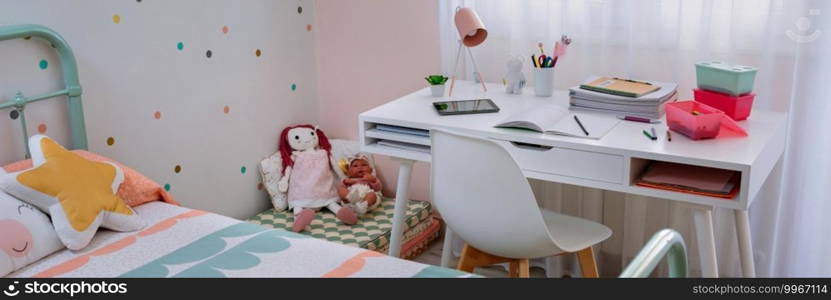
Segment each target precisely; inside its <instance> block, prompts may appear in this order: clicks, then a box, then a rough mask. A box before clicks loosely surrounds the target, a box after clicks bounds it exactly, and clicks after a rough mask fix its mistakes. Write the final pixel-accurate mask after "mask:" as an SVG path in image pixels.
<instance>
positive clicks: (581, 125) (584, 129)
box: [574, 115, 589, 136]
mask: <svg viewBox="0 0 831 300" xmlns="http://www.w3.org/2000/svg"><path fill="white" fill-rule="evenodd" d="M574 121H577V125H579V126H580V129H582V130H583V133H585V134H586V136H588V135H589V132H588V131H586V127H583V123H580V119H578V118H577V115H574Z"/></svg>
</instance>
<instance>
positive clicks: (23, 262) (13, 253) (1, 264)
mask: <svg viewBox="0 0 831 300" xmlns="http://www.w3.org/2000/svg"><path fill="white" fill-rule="evenodd" d="M4 174H6V172H5V171H3V169H2V168H0V176H2V175H4ZM62 248H63V244H62V243H61V241H60V239H58V235H57V233H55V229H54V228H53V227H52V222H50V221H49V217H47V216H46V215H45V214H44V213H43V212H41V211H40V210H38V209H37V208H35V207H34V206H31V205H29V204H26V203H24V202H22V201H20V200H17V199H16V198H14V197H12V196H10V195H9V194H6V193H5V192H3V191H0V277H2V276H6V275H8V274H9V273H11V272H14V271H16V270H19V269H20V268H23V267H25V266H27V265H29V264H31V263H33V262H36V261H38V260H40V259H41V258H43V257H46V256H47V255H49V254H52V253H53V252H55V251H58V250H60V249H62Z"/></svg>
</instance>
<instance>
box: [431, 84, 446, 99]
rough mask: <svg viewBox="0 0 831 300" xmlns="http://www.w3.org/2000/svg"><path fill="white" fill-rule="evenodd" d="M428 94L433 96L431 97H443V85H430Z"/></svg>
mask: <svg viewBox="0 0 831 300" xmlns="http://www.w3.org/2000/svg"><path fill="white" fill-rule="evenodd" d="M430 94H431V95H433V97H441V96H444V84H436V85H431V86H430Z"/></svg>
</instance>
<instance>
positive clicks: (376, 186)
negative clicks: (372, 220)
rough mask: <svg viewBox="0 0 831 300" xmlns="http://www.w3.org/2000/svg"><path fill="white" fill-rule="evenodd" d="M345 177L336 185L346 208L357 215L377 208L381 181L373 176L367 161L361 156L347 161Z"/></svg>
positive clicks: (379, 201)
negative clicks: (349, 208)
mask: <svg viewBox="0 0 831 300" xmlns="http://www.w3.org/2000/svg"><path fill="white" fill-rule="evenodd" d="M345 169H346V170H344V171H345V173H346V174H345V175H346V178H344V179H343V180H342V181H341V184H340V185H338V195H340V198H341V199H343V202H344V203H345V205H346V206H347V207H351V208H352V209H353V210H354V211H355V212H356V213H358V214H359V215H363V214H365V213H366V212H368V211H370V210H372V209H374V208H375V207H378V204H379V203H381V181H380V180H378V177H375V175H374V174H373V173H374V171H373V170H372V166H370V165H369V159H367V157H366V156H364V155H362V154H358V155H355V156H353V157H351V158H349V160H348V161H347V164H346V166H345Z"/></svg>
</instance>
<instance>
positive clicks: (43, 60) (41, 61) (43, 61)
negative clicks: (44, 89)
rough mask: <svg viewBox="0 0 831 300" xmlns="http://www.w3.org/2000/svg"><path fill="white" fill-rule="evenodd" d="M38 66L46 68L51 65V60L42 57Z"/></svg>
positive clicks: (42, 68)
mask: <svg viewBox="0 0 831 300" xmlns="http://www.w3.org/2000/svg"><path fill="white" fill-rule="evenodd" d="M38 67H40V69H41V70H46V68H48V67H49V62H48V61H46V60H45V59H41V60H40V63H38Z"/></svg>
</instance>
